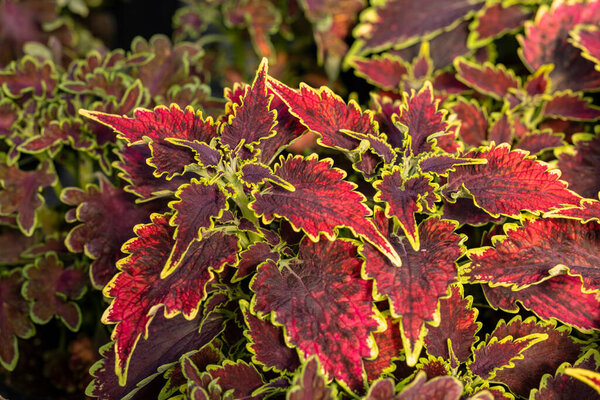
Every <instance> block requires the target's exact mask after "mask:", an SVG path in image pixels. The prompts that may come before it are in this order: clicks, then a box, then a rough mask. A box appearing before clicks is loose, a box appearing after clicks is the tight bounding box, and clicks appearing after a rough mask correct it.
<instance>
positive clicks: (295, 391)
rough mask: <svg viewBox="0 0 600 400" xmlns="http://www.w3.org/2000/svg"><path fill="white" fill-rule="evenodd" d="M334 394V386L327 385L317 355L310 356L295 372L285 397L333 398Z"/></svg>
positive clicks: (304, 399) (306, 399) (296, 399)
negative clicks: (291, 384)
mask: <svg viewBox="0 0 600 400" xmlns="http://www.w3.org/2000/svg"><path fill="white" fill-rule="evenodd" d="M336 394H337V391H336V390H335V388H328V387H327V381H326V378H325V377H324V376H323V374H322V372H321V366H320V365H319V359H318V357H316V356H312V357H310V358H309V359H308V361H307V362H306V363H305V364H304V366H303V367H302V368H301V370H299V371H298V372H297V373H296V376H295V378H294V385H293V386H292V388H291V389H290V391H289V394H288V396H287V397H288V399H289V400H313V399H320V400H333V399H335V398H336Z"/></svg>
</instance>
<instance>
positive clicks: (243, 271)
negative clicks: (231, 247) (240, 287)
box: [233, 242, 279, 282]
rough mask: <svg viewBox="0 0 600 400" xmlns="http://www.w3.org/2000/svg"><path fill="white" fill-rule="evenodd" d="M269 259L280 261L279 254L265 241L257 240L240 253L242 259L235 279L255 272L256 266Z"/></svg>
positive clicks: (237, 279) (237, 266)
mask: <svg viewBox="0 0 600 400" xmlns="http://www.w3.org/2000/svg"><path fill="white" fill-rule="evenodd" d="M267 260H273V261H274V262H277V261H279V254H278V253H276V252H274V251H273V250H272V249H271V246H269V245H268V244H267V243H265V242H256V243H254V244H253V245H251V246H250V247H248V248H247V249H246V250H244V251H243V252H241V253H240V261H239V263H238V264H237V265H236V268H237V271H236V273H235V276H234V277H233V281H234V282H236V281H239V280H242V279H244V278H245V277H247V276H249V275H251V274H254V273H255V272H256V268H257V267H258V266H259V265H260V264H262V263H264V262H265V261H267Z"/></svg>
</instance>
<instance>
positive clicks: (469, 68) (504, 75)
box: [454, 58, 521, 100]
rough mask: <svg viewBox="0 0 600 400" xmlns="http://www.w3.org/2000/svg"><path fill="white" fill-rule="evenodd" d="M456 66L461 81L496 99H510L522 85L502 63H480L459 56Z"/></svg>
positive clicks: (455, 62)
mask: <svg viewBox="0 0 600 400" xmlns="http://www.w3.org/2000/svg"><path fill="white" fill-rule="evenodd" d="M454 66H455V67H456V71H457V75H456V77H457V78H458V80H459V81H461V82H463V83H464V84H465V85H467V86H469V87H472V88H473V89H475V90H477V91H478V92H480V93H483V94H486V95H488V96H490V97H492V98H494V99H496V100H504V99H507V100H508V96H509V95H510V94H512V92H514V91H516V90H518V89H519V88H520V86H521V82H520V81H519V79H518V78H517V77H516V76H515V74H514V72H512V71H511V70H509V69H506V67H504V66H503V65H502V64H491V63H485V64H483V65H479V64H475V63H472V62H469V61H467V60H466V59H464V58H457V59H456V60H455V61H454Z"/></svg>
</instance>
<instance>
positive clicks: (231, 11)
mask: <svg viewBox="0 0 600 400" xmlns="http://www.w3.org/2000/svg"><path fill="white" fill-rule="evenodd" d="M198 6H199V7H200V10H202V11H205V7H207V5H205V4H199V5H198ZM205 12H206V11H205ZM213 12H217V11H213ZM223 12H224V14H225V15H224V16H223V17H224V19H225V21H226V24H227V26H235V27H247V28H248V33H249V34H250V37H251V38H252V44H253V45H254V49H255V51H256V53H257V54H258V55H260V56H261V57H267V58H269V59H273V58H274V57H275V49H274V48H273V43H271V39H270V38H269V36H270V35H271V34H273V33H275V32H278V31H279V24H280V21H281V10H279V9H278V8H277V7H276V6H275V5H274V4H272V3H270V2H268V1H261V0H250V1H245V2H243V3H234V4H231V5H229V4H228V5H227V7H226V8H225V7H224V10H223ZM207 14H208V15H210V12H208V13H207ZM219 17H220V16H219ZM213 18H214V17H213ZM207 19H209V21H210V19H211V17H207ZM209 21H207V22H209ZM210 22H212V21H210ZM194 34H196V35H197V32H194ZM186 36H187V35H186Z"/></svg>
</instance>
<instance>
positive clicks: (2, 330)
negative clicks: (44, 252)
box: [0, 269, 35, 371]
mask: <svg viewBox="0 0 600 400" xmlns="http://www.w3.org/2000/svg"><path fill="white" fill-rule="evenodd" d="M22 283H23V275H22V274H21V270H20V269H13V270H12V271H10V272H9V273H2V274H1V275H0V365H2V367H4V368H6V369H7V370H9V371H12V370H14V369H15V367H16V366H17V361H18V359H19V349H18V347H17V337H19V338H21V339H28V338H30V337H32V336H33V335H34V334H35V327H34V325H33V324H32V323H31V320H30V319H29V303H28V302H27V300H25V299H24V298H23V296H21V284H22Z"/></svg>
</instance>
